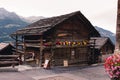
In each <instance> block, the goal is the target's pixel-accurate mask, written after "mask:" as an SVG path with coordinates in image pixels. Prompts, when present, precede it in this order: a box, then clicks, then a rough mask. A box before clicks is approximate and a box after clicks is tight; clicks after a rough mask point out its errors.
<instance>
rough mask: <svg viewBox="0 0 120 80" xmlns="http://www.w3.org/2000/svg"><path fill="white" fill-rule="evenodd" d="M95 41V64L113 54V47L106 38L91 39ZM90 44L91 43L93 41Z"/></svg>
mask: <svg viewBox="0 0 120 80" xmlns="http://www.w3.org/2000/svg"><path fill="white" fill-rule="evenodd" d="M91 39H92V40H93V39H94V40H95V52H94V57H95V58H94V59H95V62H101V61H104V60H105V58H107V57H108V56H110V55H111V54H113V53H114V49H115V45H114V44H113V43H112V41H111V40H110V39H109V38H108V37H91ZM92 40H91V41H90V42H93V41H92Z"/></svg>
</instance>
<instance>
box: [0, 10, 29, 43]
mask: <svg viewBox="0 0 120 80" xmlns="http://www.w3.org/2000/svg"><path fill="white" fill-rule="evenodd" d="M28 24H29V23H27V22H25V21H23V20H22V19H21V18H20V17H19V16H18V15H17V14H16V13H14V12H9V11H7V10H5V9H4V8H0V42H5V41H6V42H7V41H11V38H10V37H9V35H10V34H11V33H13V32H14V31H16V30H18V29H20V28H23V27H25V26H26V25H28Z"/></svg>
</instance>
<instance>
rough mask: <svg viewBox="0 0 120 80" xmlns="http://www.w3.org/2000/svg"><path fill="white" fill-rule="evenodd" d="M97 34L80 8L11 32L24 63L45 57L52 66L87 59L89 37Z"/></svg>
mask: <svg viewBox="0 0 120 80" xmlns="http://www.w3.org/2000/svg"><path fill="white" fill-rule="evenodd" d="M99 36H100V34H99V33H98V31H97V30H96V29H95V28H94V27H93V26H92V24H91V23H90V22H89V21H88V19H86V18H85V16H84V15H83V14H82V13H81V12H80V11H77V12H73V13H70V14H65V15H61V16H57V17H51V18H45V19H41V20H39V21H37V22H35V23H32V24H30V25H28V26H27V27H25V28H23V29H21V30H18V31H16V32H15V33H13V34H11V37H12V38H14V39H15V40H16V42H15V44H16V45H15V46H16V53H17V54H18V53H19V55H20V56H21V57H20V58H21V59H22V58H23V57H24V59H23V60H24V62H25V63H28V62H29V63H30V60H33V61H34V63H35V64H38V65H40V66H42V64H43V63H45V61H46V60H48V61H49V60H50V62H51V65H52V66H56V65H64V66H65V65H74V64H82V63H84V64H86V63H88V62H90V61H91V60H90V59H89V57H90V56H91V51H90V47H89V40H90V37H99ZM30 58H31V59H30ZM46 63H47V62H46Z"/></svg>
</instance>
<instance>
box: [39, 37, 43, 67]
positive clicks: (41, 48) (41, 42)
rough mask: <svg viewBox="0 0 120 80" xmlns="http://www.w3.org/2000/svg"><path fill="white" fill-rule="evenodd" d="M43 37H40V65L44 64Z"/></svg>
mask: <svg viewBox="0 0 120 80" xmlns="http://www.w3.org/2000/svg"><path fill="white" fill-rule="evenodd" d="M42 44H43V39H42V36H41V37H40V62H39V63H40V66H42V50H43V45H42Z"/></svg>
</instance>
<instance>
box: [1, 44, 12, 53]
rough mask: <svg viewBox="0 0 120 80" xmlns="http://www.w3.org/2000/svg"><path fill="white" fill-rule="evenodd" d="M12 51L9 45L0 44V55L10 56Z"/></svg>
mask: <svg viewBox="0 0 120 80" xmlns="http://www.w3.org/2000/svg"><path fill="white" fill-rule="evenodd" d="M13 49H14V47H13V45H11V44H10V43H0V55H12V54H13Z"/></svg>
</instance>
